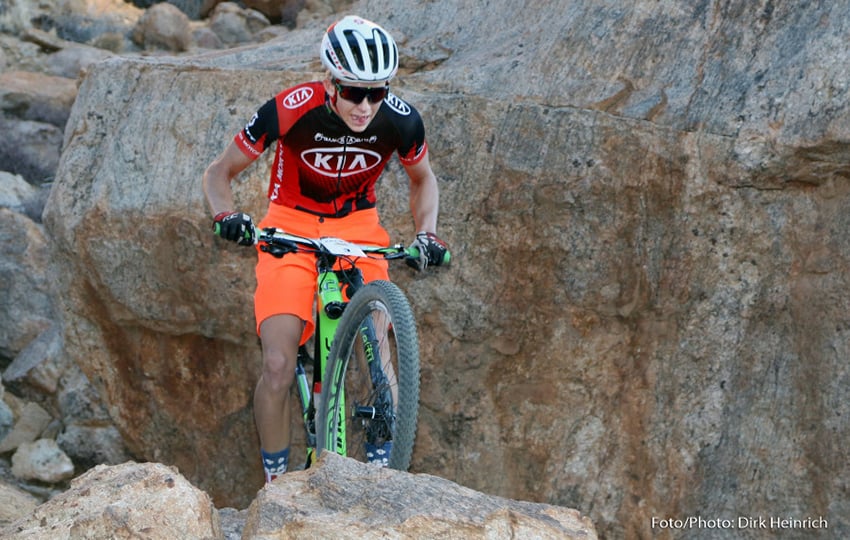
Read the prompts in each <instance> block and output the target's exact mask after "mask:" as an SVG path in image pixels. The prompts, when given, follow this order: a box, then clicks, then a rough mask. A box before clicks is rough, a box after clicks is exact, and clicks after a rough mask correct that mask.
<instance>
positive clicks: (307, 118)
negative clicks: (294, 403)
mask: <svg viewBox="0 0 850 540" xmlns="http://www.w3.org/2000/svg"><path fill="white" fill-rule="evenodd" d="M320 54H321V59H322V63H323V64H324V66H325V67H326V68H327V70H328V74H327V76H326V78H325V79H324V80H323V81H312V82H306V83H303V84H300V85H297V86H294V87H292V88H288V89H286V90H283V91H282V92H280V93H279V94H277V95H276V96H275V97H274V98H272V99H270V100H269V101H268V102H266V103H265V104H263V105H262V106H261V107H260V108H259V109H258V110H257V112H256V113H255V114H254V116H253V117H252V118H251V120H250V121H249V122H248V123H247V125H246V126H245V127H244V128H243V129H242V130H241V131H240V132H239V133H237V134H236V136H235V137H234V139H233V140H232V141H231V142H230V144H229V145H228V146H227V147H226V148H225V149H224V151H223V152H222V153H221V154H220V155H219V156H218V157H217V158H216V159H215V160H214V161H213V162H212V163H211V164H210V165H209V167H208V168H207V169H206V171H205V173H204V177H203V189H204V193H205V196H206V199H207V202H208V204H209V207H210V211H211V213H212V215H213V216H214V217H213V221H214V227H216V226H217V228H218V231H219V235H220V236H221V237H223V238H225V239H227V240H231V241H234V242H236V243H237V244H240V245H253V244H254V239H255V237H256V232H255V225H254V222H253V220H252V218H251V216H249V215H248V214H247V213H245V212H242V211H239V210H237V209H236V207H235V205H234V202H233V192H232V190H231V181H232V180H233V179H234V178H235V177H236V176H237V175H238V174H239V173H240V172H242V171H243V170H244V169H245V168H246V167H247V166H248V165H250V164H251V163H252V162H253V161H254V160H255V159H257V158H258V157H259V156H260V155H261V154H262V153H263V152H264V151H265V150H266V149H268V148H269V147H270V146H271V144H272V143H273V142H274V143H276V144H275V150H274V161H273V165H272V173H271V179H270V182H269V188H268V198H269V205H268V211H267V213H266V215H265V217H263V218H262V220H261V221H260V222H259V223H258V224H257V227H260V228H265V227H278V228H281V229H283V230H285V231H286V232H289V233H293V234H297V235H302V236H306V237H310V238H319V237H322V236H333V237H338V238H342V239H345V240H348V241H350V242H357V243H364V244H370V245H388V244H389V235H388V234H387V232H386V230H385V229H384V228H383V227H382V225H381V224H380V222H379V218H378V213H377V209H376V200H375V182H376V181H377V179H378V177H379V176H380V174H381V172H382V171H383V169H384V167H385V166H386V164H387V161H388V160H389V159H390V158H391V157H392V154H393V153H397V154H398V156H399V160H400V162H401V164H402V166H403V168H404V170H405V171H406V173H407V175H408V177H409V179H410V209H411V213H412V215H413V221H414V225H415V231H416V237H415V240H414V241H413V245H415V246H417V247H418V248H419V250H420V253H421V256H420V258H419V260H418V261H413V264H411V266H416V267H417V268H418V269H419V270H420V271H421V270H424V269H425V268H426V267H427V266H431V265H439V264H440V263H441V261H442V259H443V255H444V254H445V252H446V244H445V243H444V242H443V241H442V240H440V238H439V237H437V235H436V230H437V213H438V206H439V201H438V198H439V197H438V194H439V192H438V187H437V179H436V177H435V175H434V172H433V171H432V169H431V165H430V163H429V156H428V146H427V144H426V141H425V128H424V125H423V123H422V119H421V117H420V116H419V113H418V112H417V110H416V109H415V108H414V107H413V106H412V105H410V104H409V103H407V102H406V101H403V100H402V99H400V98H399V97H397V96H395V95H393V94H391V93H390V92H389V81H390V80H391V79H392V78H393V76H394V75H395V74H396V71H397V70H398V48H397V46H396V43H395V41H394V40H393V38H392V37H391V36H390V34H389V33H388V32H387V31H386V30H384V29H383V28H381V27H380V26H378V25H377V24H375V23H373V22H371V21H367V20H365V19H363V18H360V17H357V16H347V17H344V18H342V19H341V20H339V21H337V22H336V23H334V24H332V25H331V26H330V27H329V28H328V29H327V31H326V32H325V34H324V35H323V37H322V42H321V47H320ZM358 268H360V269H361V270H362V271H363V275H364V280H365V281H367V282H368V281H372V280H375V279H388V272H387V262H386V261H383V260H372V259H362V260H361V261H359V262H358ZM256 276H257V288H256V291H255V294H254V312H255V316H256V327H257V333H258V334H259V336H260V341H261V344H262V350H263V368H262V373H261V375H260V377H259V380H258V382H257V386H256V389H255V391H254V419H255V422H256V426H257V431H258V432H259V436H260V446H261V448H260V450H261V457H262V462H263V466H264V470H265V475H266V481H267V482H270V481H272V480H273V479H274V478H276V477H277V476H279V475H281V474H283V473H284V472H286V467H287V464H288V461H289V445H290V433H289V426H290V415H291V413H290V408H289V406H288V397H289V390H290V388H291V386H292V384H293V380H294V370H295V362H296V355H297V351H298V346H299V345H300V344H303V343H305V342H306V341H307V340H308V339H309V337H310V335H311V334H312V332H313V313H312V309H313V297H314V294H315V286H316V276H317V270H316V266H315V258H314V257H313V256H312V255H310V254H304V253H290V254H287V255H285V256H284V257H283V258H280V259H278V258H275V257H273V256H271V255H269V254H267V253H264V252H262V251H259V250H258V261H257V266H256ZM370 451H371V452H372V453H373V454H375V457H377V458H380V457H381V455H380V454H383V453H384V449H370Z"/></svg>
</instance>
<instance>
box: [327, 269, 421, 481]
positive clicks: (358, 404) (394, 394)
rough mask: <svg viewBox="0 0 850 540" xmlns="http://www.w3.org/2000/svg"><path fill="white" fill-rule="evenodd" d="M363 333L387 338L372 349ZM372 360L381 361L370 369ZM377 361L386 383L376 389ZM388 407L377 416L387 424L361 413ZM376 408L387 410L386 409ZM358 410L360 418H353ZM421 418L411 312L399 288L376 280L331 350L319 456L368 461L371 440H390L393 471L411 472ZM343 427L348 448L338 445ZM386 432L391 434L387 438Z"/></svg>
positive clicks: (358, 299) (354, 304)
mask: <svg viewBox="0 0 850 540" xmlns="http://www.w3.org/2000/svg"><path fill="white" fill-rule="evenodd" d="M363 328H367V329H368V328H371V330H366V331H365V334H367V335H373V336H375V337H384V338H385V341H383V342H382V343H381V344H377V346H375V344H372V345H371V346H370V345H369V344H368V340H364V338H363V335H364V331H363V330H361V329H363ZM376 351H377V356H376V355H375V352H376ZM387 356H389V358H387ZM369 357H372V358H379V360H374V361H373V363H372V369H371V370H370V366H369V363H368V360H367V358H369ZM378 362H380V364H381V365H382V369H381V373H383V376H384V377H385V379H384V383H385V384H381V385H379V386H381V388H374V384H373V381H374V380H375V379H376V377H377V378H380V377H381V373H376V372H375V370H374V367H375V366H376V365H377V364H378ZM388 362H389V365H391V366H392V368H391V369H390V368H389V367H388ZM341 402H342V403H343V405H342V406H340V403H341ZM386 402H390V403H391V411H389V412H388V413H387V414H384V415H380V416H379V417H386V418H387V420H386V421H382V420H373V419H370V418H365V417H363V412H362V411H364V410H376V409H375V407H376V406H375V404H376V403H377V404H380V403H386ZM370 407H371V408H372V409H370ZM377 408H378V409H382V410H387V407H386V405H379V406H378V407H377ZM355 410H357V411H358V412H359V414H360V415H361V416H360V417H355V413H354V411H355ZM418 414H419V340H418V337H417V332H416V323H415V320H414V317H413V312H412V311H411V309H410V304H409V303H408V301H407V298H406V297H405V296H404V293H402V292H401V290H400V289H399V288H398V287H397V286H396V285H395V284H393V283H391V282H389V281H383V280H378V281H372V282H370V283H368V284H366V285H365V286H363V288H361V289H360V290H359V291H357V293H356V294H355V295H354V297H353V298H352V300H351V301H350V302H349V304H348V305H347V306H346V308H345V312H344V313H343V315H342V318H341V319H340V323H339V326H338V328H337V332H336V335H335V336H334V340H333V343H332V345H331V349H330V353H329V356H328V362H327V369H326V371H325V377H324V382H323V383H322V396H321V399H320V402H319V407H318V417H317V431H318V434H317V443H318V453H319V455H321V453H322V452H323V451H325V450H328V451H331V452H337V453H341V454H346V455H348V456H349V457H353V458H355V459H357V460H358V461H366V456H365V451H364V442H365V440H366V439H367V438H369V439H372V440H374V439H376V437H377V438H378V439H379V440H384V439H385V438H387V437H391V439H392V451H391V452H390V456H389V467H390V468H393V469H398V470H407V469H408V467H409V466H410V459H411V455H412V453H413V443H414V439H415V437H416V422H417V417H418ZM341 415H344V417H343V418H341ZM341 422H342V423H343V424H344V426H345V441H346V448H345V449H342V448H341V447H340V446H339V441H338V439H339V438H340V437H339V433H338V431H339V430H340V423H341ZM385 427H389V430H390V431H391V433H386V432H385V431H384V428H385Z"/></svg>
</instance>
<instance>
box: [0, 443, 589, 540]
mask: <svg viewBox="0 0 850 540" xmlns="http://www.w3.org/2000/svg"><path fill="white" fill-rule="evenodd" d="M0 493H2V492H0ZM21 504H26V501H24V502H22V503H21ZM2 525H3V524H2V522H0V536H2V538H4V539H8V540H18V539H20V540H23V539H26V540H42V539H43V540H61V539H65V538H69V539H70V538H138V537H143V538H147V539H151V540H155V539H160V538H161V539H168V540H173V539H175V538H180V539H184V538H185V539H198V540H205V539H209V540H218V539H225V538H227V539H228V540H229V539H230V538H242V539H243V540H260V539H266V540H268V539H272V538H280V539H284V538H286V539H297V538H304V539H307V538H335V539H352V540H353V539H357V540H360V539H363V538H458V539H461V538H464V539H466V538H482V539H484V538H536V539H540V540H546V539H552V540H555V539H557V540H566V539H576V540H592V539H594V538H596V537H597V536H596V531H595V529H594V528H593V525H592V524H591V523H590V520H588V519H587V518H586V517H584V516H582V515H580V514H579V513H578V512H576V511H575V510H569V509H566V508H558V507H555V506H551V505H547V504H535V503H523V502H517V501H510V500H506V499H500V498H498V497H493V496H490V495H485V494H483V493H477V492H475V491H473V490H470V489H468V488H464V487H462V486H459V485H457V484H454V483H453V482H449V481H448V480H444V479H441V478H437V477H433V476H429V475H411V474H409V473H405V472H400V471H392V470H385V469H379V468H377V467H373V466H369V465H365V464H363V463H359V462H357V461H354V460H352V459H348V458H343V457H340V456H337V455H335V454H326V455H325V456H324V457H323V458H322V459H321V460H319V461H318V463H317V464H316V465H315V466H314V467H311V468H310V469H308V470H306V471H302V472H296V473H291V474H286V475H284V476H283V477H281V478H280V479H278V480H276V481H275V482H274V484H269V485H267V486H266V487H265V488H263V489H262V490H261V491H260V492H259V493H258V494H257V498H256V500H255V501H254V502H253V503H252V505H251V507H250V508H249V509H248V510H247V511H246V512H234V511H233V509H230V508H226V509H222V511H220V512H219V511H217V510H216V509H215V508H214V507H213V505H212V502H211V500H210V499H209V497H207V495H206V494H205V493H203V492H202V491H200V490H198V489H197V488H195V487H193V486H192V485H191V484H190V483H189V482H187V481H186V479H185V478H184V477H183V476H182V475H181V474H180V473H179V472H178V471H177V470H176V469H174V468H169V467H165V466H163V465H160V464H153V463H141V464H140V463H132V462H128V463H124V464H121V465H115V466H102V465H101V466H98V467H95V468H94V469H92V470H90V471H88V472H87V473H85V474H83V475H82V476H80V477H78V478H77V479H75V480H74V481H73V482H72V484H71V488H70V489H69V490H67V491H66V492H64V493H62V494H61V495H58V496H56V497H54V498H53V499H51V500H50V501H48V502H46V503H44V504H42V505H40V506H38V507H37V508H35V509H34V510H33V511H31V513H30V514H28V515H27V516H26V517H23V518H21V519H18V520H16V521H14V522H13V523H10V524H8V525H6V527H5V528H3V526H2Z"/></svg>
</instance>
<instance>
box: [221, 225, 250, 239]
mask: <svg viewBox="0 0 850 540" xmlns="http://www.w3.org/2000/svg"><path fill="white" fill-rule="evenodd" d="M213 233H214V234H215V235H216V236H221V223H213ZM243 236H244V237H245V240H251V231H249V230H246V231H245V234H244V235H243Z"/></svg>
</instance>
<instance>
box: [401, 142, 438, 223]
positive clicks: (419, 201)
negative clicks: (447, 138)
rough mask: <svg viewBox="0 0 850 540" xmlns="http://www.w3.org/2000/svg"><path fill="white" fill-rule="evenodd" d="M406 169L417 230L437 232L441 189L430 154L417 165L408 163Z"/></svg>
mask: <svg viewBox="0 0 850 540" xmlns="http://www.w3.org/2000/svg"><path fill="white" fill-rule="evenodd" d="M404 170H405V171H406V172H407V176H408V177H410V211H411V213H412V214H413V223H414V225H415V226H416V232H417V233H420V232H430V233H436V232H437V214H438V212H439V209H440V190H439V188H438V187H437V177H436V176H435V175H434V171H433V170H431V162H430V161H429V160H428V154H427V153H426V154H425V156H423V157H422V159H420V160H419V161H418V162H416V164H415V165H406V166H405V167H404Z"/></svg>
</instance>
